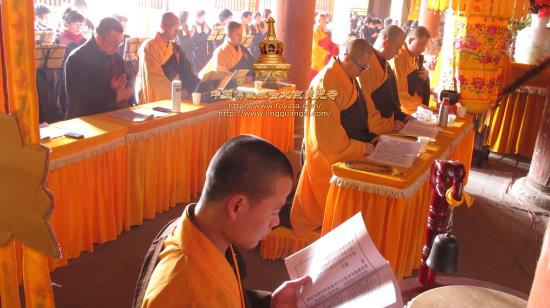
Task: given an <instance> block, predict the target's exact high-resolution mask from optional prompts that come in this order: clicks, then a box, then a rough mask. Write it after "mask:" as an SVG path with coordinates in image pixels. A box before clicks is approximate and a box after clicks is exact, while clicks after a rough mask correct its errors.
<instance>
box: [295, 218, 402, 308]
mask: <svg viewBox="0 0 550 308" xmlns="http://www.w3.org/2000/svg"><path fill="white" fill-rule="evenodd" d="M285 264H286V268H287V270H288V273H289V275H290V278H291V279H296V278H300V277H303V276H304V275H308V276H309V277H311V279H312V283H311V284H307V285H305V286H304V287H303V289H302V291H301V292H300V293H299V296H298V307H300V308H302V307H372V308H377V307H392V308H397V307H399V308H402V307H403V300H402V298H401V292H400V291H399V286H398V285H397V282H396V279H395V275H394V274H393V271H392V270H391V267H390V265H389V263H388V261H387V260H385V259H384V258H383V257H382V255H380V253H379V252H378V250H377V249H376V246H374V243H373V242H372V239H371V238H370V236H369V234H368V233H367V229H366V227H365V223H364V222H363V217H362V216H361V213H357V214H355V215H354V216H353V217H352V218H350V219H348V220H347V221H346V222H344V223H343V224H341V225H340V226H338V227H337V228H335V229H334V230H332V231H331V232H329V233H328V234H326V235H325V236H323V237H322V238H320V239H319V240H317V241H316V242H314V243H313V244H311V245H309V246H307V247H306V248H304V249H302V250H300V251H299V252H297V253H295V254H293V255H291V256H290V257H288V258H286V259H285Z"/></svg>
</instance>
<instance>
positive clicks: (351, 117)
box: [290, 39, 375, 237]
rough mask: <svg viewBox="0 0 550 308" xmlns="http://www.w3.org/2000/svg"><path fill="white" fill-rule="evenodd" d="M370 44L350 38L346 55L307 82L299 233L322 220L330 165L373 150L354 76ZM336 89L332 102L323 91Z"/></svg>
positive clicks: (294, 213)
mask: <svg viewBox="0 0 550 308" xmlns="http://www.w3.org/2000/svg"><path fill="white" fill-rule="evenodd" d="M372 54H373V50H372V47H371V46H370V45H369V44H368V43H367V41H365V40H363V39H356V40H351V41H349V42H348V44H347V46H346V55H340V56H339V57H336V58H332V59H331V60H330V62H329V63H328V64H327V65H326V66H325V67H324V68H323V69H322V70H321V71H320V72H319V73H318V74H317V76H315V78H314V79H313V80H312V81H311V84H310V86H309V89H310V90H311V91H312V92H314V93H315V94H314V97H313V98H312V99H308V100H307V101H306V104H305V105H306V106H307V108H308V109H307V110H306V112H308V113H309V115H308V116H306V117H305V119H304V151H303V154H305V163H304V166H303V169H302V173H301V174H300V179H299V182H298V186H297V188H296V194H295V196H294V200H293V203H292V209H291V214H290V219H291V224H292V229H293V231H294V233H295V234H296V235H297V236H298V237H305V236H306V235H307V234H308V233H309V232H311V231H316V230H318V229H319V228H320V227H321V225H322V221H323V214H324V209H325V202H326V198H327V192H328V189H329V186H330V178H331V177H332V165H333V164H334V163H337V162H340V161H345V160H351V159H361V158H364V157H365V156H366V155H368V154H369V153H370V152H371V151H372V150H373V145H372V144H371V143H370V141H371V140H372V139H373V138H374V137H375V136H374V135H373V134H371V133H370V132H369V129H368V118H367V110H366V103H365V101H364V98H363V95H362V94H361V92H360V91H359V85H358V83H357V80H356V77H357V76H359V74H360V73H361V72H362V71H364V70H365V69H367V66H368V63H369V61H370V58H371V55H372ZM329 91H335V92H336V93H337V96H336V97H334V100H332V99H331V98H330V97H329V96H327V97H324V95H323V94H324V93H329Z"/></svg>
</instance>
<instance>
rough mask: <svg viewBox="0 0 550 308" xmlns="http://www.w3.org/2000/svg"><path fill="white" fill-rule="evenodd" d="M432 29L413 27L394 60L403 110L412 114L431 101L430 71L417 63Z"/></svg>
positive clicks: (420, 58) (428, 40)
mask: <svg viewBox="0 0 550 308" xmlns="http://www.w3.org/2000/svg"><path fill="white" fill-rule="evenodd" d="M430 38H431V34H430V31H429V30H428V29H427V28H425V27H422V26H419V27H416V28H413V29H412V30H411V31H409V34H408V35H407V37H406V38H405V44H403V46H402V47H401V49H400V50H399V54H398V55H397V56H396V57H395V59H394V61H393V64H394V65H393V68H394V71H395V74H396V78H397V90H398V93H399V100H400V101H401V107H402V110H403V111H404V112H406V113H409V114H412V113H413V112H416V108H418V106H421V105H428V104H429V102H430V80H429V78H428V71H427V70H426V69H424V67H422V65H417V62H418V61H420V60H422V59H423V57H420V55H422V53H423V52H424V50H425V49H426V46H428V43H429V42H430Z"/></svg>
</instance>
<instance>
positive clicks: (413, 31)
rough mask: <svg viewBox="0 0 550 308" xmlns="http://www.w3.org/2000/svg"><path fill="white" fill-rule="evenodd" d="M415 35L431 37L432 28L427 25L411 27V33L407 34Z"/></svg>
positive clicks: (417, 37)
mask: <svg viewBox="0 0 550 308" xmlns="http://www.w3.org/2000/svg"><path fill="white" fill-rule="evenodd" d="M409 37H414V38H416V39H421V38H428V39H429V38H431V37H432V36H431V34H430V30H428V29H427V28H426V27H423V26H418V27H416V28H413V29H411V31H409V33H408V34H407V38H409Z"/></svg>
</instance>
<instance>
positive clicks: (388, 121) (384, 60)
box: [359, 26, 410, 135]
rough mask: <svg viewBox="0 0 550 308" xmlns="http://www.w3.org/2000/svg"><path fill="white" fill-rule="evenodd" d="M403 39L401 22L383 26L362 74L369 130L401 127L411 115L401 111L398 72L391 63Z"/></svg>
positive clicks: (386, 130)
mask: <svg viewBox="0 0 550 308" xmlns="http://www.w3.org/2000/svg"><path fill="white" fill-rule="evenodd" d="M404 39H405V33H404V32H403V30H401V28H399V27H398V26H389V27H387V28H385V29H384V30H382V31H381V32H380V35H379V36H378V38H377V39H376V41H375V43H374V49H375V54H374V56H373V57H372V58H371V63H370V68H369V69H368V70H366V71H365V72H363V73H361V76H359V83H360V84H361V91H362V92H363V95H364V96H365V99H366V102H367V109H368V110H369V130H370V131H371V132H373V133H375V134H377V135H381V134H388V133H391V132H395V131H398V130H400V129H401V128H403V125H404V123H405V122H406V121H408V120H409V119H410V117H408V116H407V114H405V113H403V112H402V111H401V103H400V101H399V95H398V93H397V85H396V78H395V74H394V72H393V70H392V68H391V66H390V64H389V63H388V61H389V60H391V59H392V58H393V57H395V55H396V54H397V52H398V51H399V48H400V47H401V46H402V45H403V40H404Z"/></svg>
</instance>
